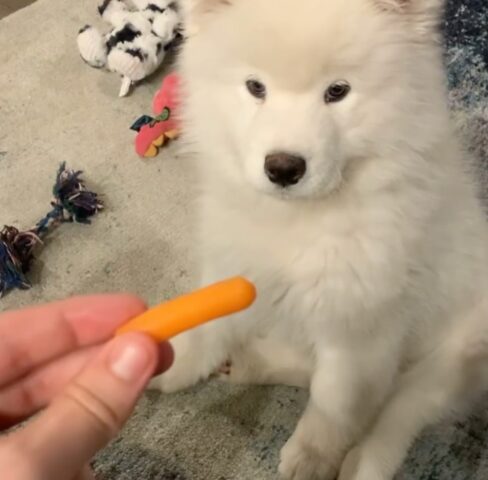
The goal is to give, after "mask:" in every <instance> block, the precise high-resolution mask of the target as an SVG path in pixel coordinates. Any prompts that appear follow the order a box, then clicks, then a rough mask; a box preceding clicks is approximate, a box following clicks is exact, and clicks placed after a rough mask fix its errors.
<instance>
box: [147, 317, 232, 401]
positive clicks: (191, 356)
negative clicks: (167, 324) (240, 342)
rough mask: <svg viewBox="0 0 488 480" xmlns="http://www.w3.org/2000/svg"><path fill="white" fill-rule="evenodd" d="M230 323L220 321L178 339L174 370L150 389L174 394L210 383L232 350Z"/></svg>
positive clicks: (175, 345) (155, 382)
mask: <svg viewBox="0 0 488 480" xmlns="http://www.w3.org/2000/svg"><path fill="white" fill-rule="evenodd" d="M227 321H228V319H221V320H217V321H216V322H214V323H211V324H208V325H203V326H201V327H199V328H197V329H195V330H191V331H189V332H186V333H182V334H181V335H178V336H177V337H175V338H174V339H173V340H172V341H171V344H172V346H173V350H174V353H175V361H174V364H173V366H172V367H171V368H170V370H168V371H167V372H166V373H164V374H163V375H160V376H159V377H156V378H155V379H154V380H153V381H152V382H151V384H150V386H149V388H152V389H157V390H161V391H162V392H164V393H173V392H177V391H179V390H184V389H186V388H189V387H191V386H193V385H195V384H196V383H198V382H199V381H200V380H205V379H207V378H208V377H209V376H210V375H211V374H212V373H213V372H214V371H215V370H216V369H217V368H218V367H219V366H220V365H221V364H222V363H223V362H224V361H225V359H226V358H227V356H228V354H229V350H230V337H229V335H228V332H227V330H228V327H227V326H226V325H223V323H225V322H227Z"/></svg>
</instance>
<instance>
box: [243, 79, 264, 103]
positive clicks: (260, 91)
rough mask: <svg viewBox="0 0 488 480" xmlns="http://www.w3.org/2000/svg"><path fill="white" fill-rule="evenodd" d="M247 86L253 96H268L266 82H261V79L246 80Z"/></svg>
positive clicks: (262, 97)
mask: <svg viewBox="0 0 488 480" xmlns="http://www.w3.org/2000/svg"><path fill="white" fill-rule="evenodd" d="M246 87H247V89H248V90H249V93H250V94H251V95H252V96H253V97H256V98H259V99H264V98H266V85H264V83H261V82H260V81H259V80H254V79H251V80H248V81H247V82H246Z"/></svg>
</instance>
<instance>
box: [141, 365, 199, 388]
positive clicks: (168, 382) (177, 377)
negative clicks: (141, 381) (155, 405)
mask: <svg viewBox="0 0 488 480" xmlns="http://www.w3.org/2000/svg"><path fill="white" fill-rule="evenodd" d="M198 381H199V378H198V377H197V376H191V375H188V374H184V373H183V374H178V372H172V371H171V370H169V371H168V372H166V373H163V374H162V375H159V376H158V377H155V378H153V379H152V381H151V383H150V384H149V387H148V388H149V389H150V390H159V391H161V392H162V393H175V392H179V391H181V390H186V389H187V388H189V387H192V386H193V385H195V384H196V383H197V382H198Z"/></svg>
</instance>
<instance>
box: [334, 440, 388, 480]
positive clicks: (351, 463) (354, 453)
mask: <svg viewBox="0 0 488 480" xmlns="http://www.w3.org/2000/svg"><path fill="white" fill-rule="evenodd" d="M339 480H392V477H391V476H388V475H385V472H382V468H381V466H380V464H378V463H377V461H376V459H375V456H374V455H372V454H371V453H367V452H366V449H364V448H362V447H360V446H359V447H356V448H353V449H352V450H351V451H350V452H349V453H348V454H347V455H346V458H345V460H344V462H343V463H342V467H341V473H340V475H339Z"/></svg>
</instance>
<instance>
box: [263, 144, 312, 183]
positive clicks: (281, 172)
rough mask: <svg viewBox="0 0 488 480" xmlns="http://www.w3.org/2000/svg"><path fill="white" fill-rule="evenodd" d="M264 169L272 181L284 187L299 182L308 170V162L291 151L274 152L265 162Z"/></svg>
mask: <svg viewBox="0 0 488 480" xmlns="http://www.w3.org/2000/svg"><path fill="white" fill-rule="evenodd" d="M264 171H265V172H266V175H267V176H268V178H269V179H270V181H271V182H273V183H276V184H277V185H280V186H282V187H289V186H290V185H295V184H297V183H298V182H299V181H300V179H301V178H302V177H303V176H304V175H305V172H306V171H307V162H305V159H304V158H302V157H299V156H297V155H291V154H289V153H283V152H279V153H272V154H270V155H268V156H267V157H266V159H265V162H264Z"/></svg>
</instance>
